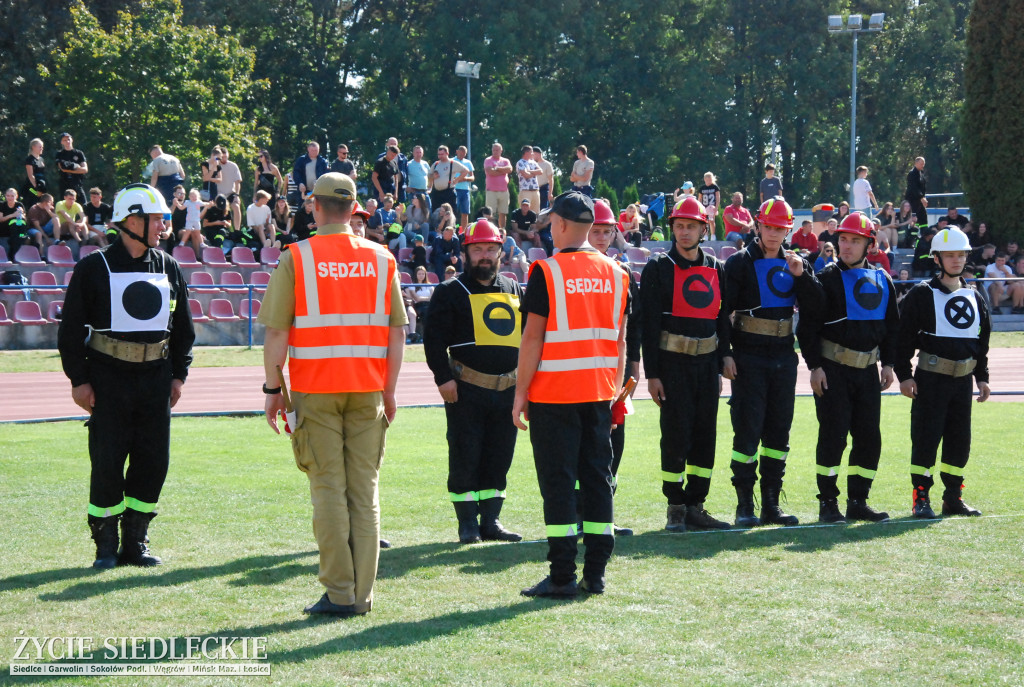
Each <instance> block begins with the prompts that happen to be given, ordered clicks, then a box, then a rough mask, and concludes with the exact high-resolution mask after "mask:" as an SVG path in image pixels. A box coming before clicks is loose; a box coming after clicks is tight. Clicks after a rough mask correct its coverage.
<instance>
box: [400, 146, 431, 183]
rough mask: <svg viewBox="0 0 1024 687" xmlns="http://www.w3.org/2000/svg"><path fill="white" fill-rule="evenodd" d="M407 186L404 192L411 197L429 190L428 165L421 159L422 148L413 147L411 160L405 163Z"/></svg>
mask: <svg viewBox="0 0 1024 687" xmlns="http://www.w3.org/2000/svg"><path fill="white" fill-rule="evenodd" d="M407 169H408V170H409V185H408V186H406V188H405V190H406V191H407V192H408V193H411V194H412V195H416V194H417V193H419V194H425V193H426V192H427V191H429V190H430V181H431V179H430V176H431V175H430V163H428V162H427V161H426V160H424V159H423V146H413V148H412V159H411V160H409V161H408V163H407Z"/></svg>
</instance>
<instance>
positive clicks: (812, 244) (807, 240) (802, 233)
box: [789, 219, 818, 262]
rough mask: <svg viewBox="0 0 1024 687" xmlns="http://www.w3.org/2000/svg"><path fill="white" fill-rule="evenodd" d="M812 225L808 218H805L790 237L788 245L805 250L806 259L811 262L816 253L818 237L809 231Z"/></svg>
mask: <svg viewBox="0 0 1024 687" xmlns="http://www.w3.org/2000/svg"><path fill="white" fill-rule="evenodd" d="M812 226H813V225H812V224H811V222H810V220H806V219H805V220H804V221H803V222H802V223H801V224H800V230H799V231H797V232H796V233H794V234H793V236H792V237H790V239H789V245H790V246H791V247H792V248H794V249H796V248H800V249H802V250H805V251H807V253H808V256H807V257H808V259H810V260H811V261H812V262H813V260H814V258H815V257H817V253H818V237H817V236H815V235H814V232H813V231H811V228H812Z"/></svg>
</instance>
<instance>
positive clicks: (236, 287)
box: [220, 270, 249, 293]
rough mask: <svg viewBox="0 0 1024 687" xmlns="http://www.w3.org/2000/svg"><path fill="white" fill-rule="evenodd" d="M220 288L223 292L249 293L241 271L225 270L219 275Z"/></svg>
mask: <svg viewBox="0 0 1024 687" xmlns="http://www.w3.org/2000/svg"><path fill="white" fill-rule="evenodd" d="M220 283H221V288H222V289H223V290H224V292H225V293H249V289H247V288H245V280H244V279H242V273H241V272H234V271H231V270H227V271H226V272H221V275H220Z"/></svg>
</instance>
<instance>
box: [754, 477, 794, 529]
mask: <svg viewBox="0 0 1024 687" xmlns="http://www.w3.org/2000/svg"><path fill="white" fill-rule="evenodd" d="M781 491H782V483H781V482H779V483H771V482H766V481H765V480H764V479H762V480H761V524H762V525H783V526H786V527H788V526H792V525H799V524H800V520H799V519H798V518H797V517H796V516H795V515H787V514H786V513H784V512H783V511H782V508H781V507H780V506H779V493H780V492H781Z"/></svg>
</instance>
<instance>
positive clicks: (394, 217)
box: [373, 193, 398, 231]
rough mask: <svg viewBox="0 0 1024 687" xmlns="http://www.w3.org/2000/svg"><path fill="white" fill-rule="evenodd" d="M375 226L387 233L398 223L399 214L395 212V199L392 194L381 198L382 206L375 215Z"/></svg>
mask: <svg viewBox="0 0 1024 687" xmlns="http://www.w3.org/2000/svg"><path fill="white" fill-rule="evenodd" d="M373 219H374V226H377V227H380V228H381V229H382V230H384V231H387V230H388V228H389V227H390V226H391V225H392V224H394V223H395V222H397V221H398V212H397V211H396V210H395V197H394V196H392V195H391V194H390V193H388V194H386V195H385V196H384V197H383V198H381V205H380V207H379V208H377V212H376V213H374V218H373Z"/></svg>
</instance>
